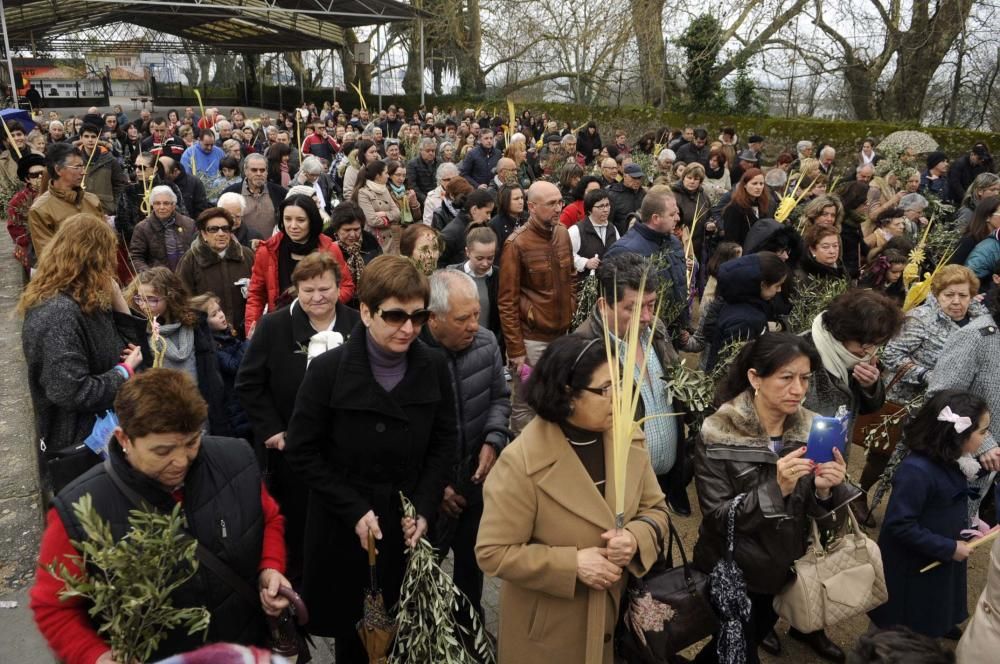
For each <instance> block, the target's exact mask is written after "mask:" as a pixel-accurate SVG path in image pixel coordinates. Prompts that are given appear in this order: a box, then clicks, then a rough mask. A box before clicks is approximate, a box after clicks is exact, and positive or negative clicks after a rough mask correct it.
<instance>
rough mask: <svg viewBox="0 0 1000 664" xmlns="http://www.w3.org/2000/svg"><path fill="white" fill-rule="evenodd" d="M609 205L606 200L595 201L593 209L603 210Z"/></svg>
mask: <svg viewBox="0 0 1000 664" xmlns="http://www.w3.org/2000/svg"><path fill="white" fill-rule="evenodd" d="M609 207H611V203H608V202H604V203H595V204H594V209H595V210H604V209H607V208H609Z"/></svg>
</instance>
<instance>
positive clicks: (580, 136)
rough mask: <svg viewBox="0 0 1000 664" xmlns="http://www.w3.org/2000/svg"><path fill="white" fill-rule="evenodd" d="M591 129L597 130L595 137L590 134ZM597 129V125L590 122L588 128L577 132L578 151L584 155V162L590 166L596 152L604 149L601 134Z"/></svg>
mask: <svg viewBox="0 0 1000 664" xmlns="http://www.w3.org/2000/svg"><path fill="white" fill-rule="evenodd" d="M590 128H593V129H594V130H595V131H594V134H593V135H591V134H590V131H589V130H590ZM596 129H597V124H596V123H595V122H593V121H590V122H588V123H587V126H586V127H584V128H583V129H581V130H580V131H578V132H576V151H577V152H579V153H580V154H582V155H583V160H584V161H585V162H586V163H588V164H589V163H591V162H593V161H594V158H595V156H596V155H594V150H597V152H600V151H601V148H603V147H604V144H603V143H602V142H601V134H600V132H598V131H596Z"/></svg>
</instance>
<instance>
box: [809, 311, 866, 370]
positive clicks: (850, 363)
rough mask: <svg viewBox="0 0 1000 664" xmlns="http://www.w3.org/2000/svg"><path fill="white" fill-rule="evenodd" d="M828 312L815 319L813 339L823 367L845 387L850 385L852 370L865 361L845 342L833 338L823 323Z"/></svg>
mask: <svg viewBox="0 0 1000 664" xmlns="http://www.w3.org/2000/svg"><path fill="white" fill-rule="evenodd" d="M825 314H826V312H825V311H824V312H822V313H820V314H819V315H818V316H816V318H814V319H813V324H812V341H813V345H814V346H816V350H817V351H819V357H820V359H821V360H823V368H824V369H826V370H827V371H829V372H830V373H831V374H833V375H834V376H835V377H836V378H839V379H840V382H841V383H843V384H844V386H845V387H847V386H849V385H850V379H851V372H852V371H853V370H854V367H856V366H857V365H858V364H860V363H861V362H863V361H864V358H863V357H858V356H857V355H855V354H854V353H852V352H850V351H849V350H847V349H846V348H844V344H842V343H840V342H839V341H837V340H836V339H834V338H833V335H832V334H830V331H829V330H828V329H826V326H825V325H823V316H824V315H825Z"/></svg>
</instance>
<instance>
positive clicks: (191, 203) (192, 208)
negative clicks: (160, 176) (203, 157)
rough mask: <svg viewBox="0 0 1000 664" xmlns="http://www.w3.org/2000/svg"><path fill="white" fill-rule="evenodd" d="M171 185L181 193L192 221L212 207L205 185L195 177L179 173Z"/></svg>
mask: <svg viewBox="0 0 1000 664" xmlns="http://www.w3.org/2000/svg"><path fill="white" fill-rule="evenodd" d="M173 184H174V186H176V187H177V189H178V190H179V191H180V192H181V197H182V198H183V199H184V207H185V208H187V211H188V213H189V214H190V216H191V218H192V219H195V218H197V217H198V215H199V214H201V213H202V212H204V211H205V210H207V209H208V208H210V207H212V205H211V204H210V203H209V202H208V196H207V195H206V194H205V185H203V184H202V183H201V180H199V179H198V178H197V177H195V176H193V175H188V174H187V173H185V172H184V171H181V172H180V174H179V175H178V176H177V178H176V179H174V182H173ZM227 191H228V190H227ZM275 209H277V207H276V208H275Z"/></svg>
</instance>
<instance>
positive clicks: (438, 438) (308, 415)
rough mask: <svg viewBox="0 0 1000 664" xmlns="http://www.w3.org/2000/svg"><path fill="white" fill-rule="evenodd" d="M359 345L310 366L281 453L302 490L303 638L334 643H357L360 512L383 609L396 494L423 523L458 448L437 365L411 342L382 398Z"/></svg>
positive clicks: (362, 573) (399, 548)
mask: <svg viewBox="0 0 1000 664" xmlns="http://www.w3.org/2000/svg"><path fill="white" fill-rule="evenodd" d="M366 339H367V333H366V331H365V329H364V328H363V327H361V326H360V325H358V326H357V327H356V328H355V330H354V332H353V333H352V334H351V338H350V339H349V340H348V341H347V343H345V344H344V345H343V346H341V347H340V348H337V349H335V350H333V351H330V352H328V353H324V354H323V355H320V356H319V357H317V358H316V359H315V360H313V362H312V364H311V365H310V367H309V370H308V371H307V372H306V376H305V379H304V380H303V381H302V388H301V389H300V390H299V395H298V398H297V400H296V402H295V411H294V413H293V414H292V421H291V423H290V424H289V427H288V433H287V443H286V444H287V447H286V448H285V453H286V455H287V456H288V461H289V463H290V464H291V466H292V468H293V469H294V470H295V472H296V474H297V475H298V477H299V480H300V481H301V482H302V483H303V484H304V485H305V486H307V487H308V488H309V490H310V492H311V493H310V496H309V515H308V525H307V529H306V540H305V552H306V553H305V556H306V559H305V582H304V592H305V600H306V603H307V604H308V605H309V613H310V623H309V624H310V631H312V632H313V633H315V634H320V635H324V636H327V635H329V636H339V637H341V638H356V636H354V635H355V634H356V632H355V624H356V623H357V621H358V620H359V619H360V618H361V612H362V601H363V594H364V589H365V588H366V587H367V586H368V556H367V554H366V553H365V551H364V549H362V548H361V545H360V543H359V542H358V537H357V535H355V533H354V526H355V524H356V523H357V522H358V521H359V520H360V519H361V517H362V516H364V515H365V514H366V513H367V512H368V511H369V510H371V511H373V512H374V513H375V515H376V516H378V517H379V519H380V524H381V530H382V535H383V539H382V540H381V541H380V542H379V547H378V549H379V556H378V578H379V584H380V585H381V587H382V592H383V597H384V599H385V603H386V606H392V605H393V604H395V603H396V601H397V599H398V597H399V588H400V585H401V584H402V579H403V570H404V565H405V557H404V551H403V549H404V546H405V545H404V543H403V531H402V528H401V526H400V519H401V518H402V507H401V504H400V499H399V494H400V492H402V493H403V494H404V495H406V497H407V498H409V499H410V500H411V501H412V502H413V504H414V505H415V507H416V510H417V513H418V514H419V515H421V516H424V517H425V518H426V519H427V520H428V522H429V524H432V522H433V520H434V516H435V515H436V514H437V511H438V507H439V505H440V503H441V497H442V495H443V493H444V487H445V482H446V481H447V478H448V475H449V472H450V469H451V468H452V466H453V464H454V462H455V448H456V444H457V443H456V435H457V434H456V426H457V425H456V421H455V406H454V403H453V401H454V394H453V392H452V388H451V378H450V376H449V374H448V367H447V364H446V361H445V359H444V358H443V357H442V356H441V355H440V354H439V353H436V352H434V351H432V350H430V349H429V348H428V347H427V346H426V344H424V343H423V342H422V341H420V340H416V341H414V342H413V343H412V345H411V346H410V350H409V351H408V353H407V360H408V365H407V369H406V374H405V375H404V377H403V379H402V381H401V382H400V383H399V384H398V385H397V386H396V387H395V388H394V389H393V390H392V392H390V393H387V392H386V391H385V390H384V389H383V388H382V386H381V385H379V383H378V382H377V381H376V380H375V377H374V375H373V374H372V370H371V364H370V360H369V358H368V347H367V344H366Z"/></svg>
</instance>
